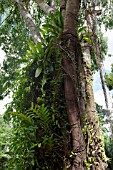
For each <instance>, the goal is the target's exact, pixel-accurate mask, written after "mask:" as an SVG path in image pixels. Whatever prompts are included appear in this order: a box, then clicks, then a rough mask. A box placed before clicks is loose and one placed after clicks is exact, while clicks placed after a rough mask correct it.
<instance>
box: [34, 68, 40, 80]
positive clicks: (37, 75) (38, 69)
mask: <svg viewBox="0 0 113 170" xmlns="http://www.w3.org/2000/svg"><path fill="white" fill-rule="evenodd" d="M41 72H42V67H38V68H37V69H36V72H35V78H37V77H39V75H40V73H41Z"/></svg>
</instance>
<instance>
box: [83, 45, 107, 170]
mask: <svg viewBox="0 0 113 170" xmlns="http://www.w3.org/2000/svg"><path fill="white" fill-rule="evenodd" d="M83 54H84V56H83V68H84V71H85V91H86V96H85V105H86V109H85V110H86V132H87V133H86V134H87V142H86V145H87V162H88V158H92V157H94V162H92V165H91V166H90V169H91V170H93V169H94V170H98V169H101V170H105V169H106V162H105V157H104V148H103V145H102V137H101V134H100V129H99V121H98V117H97V113H96V107H95V102H94V95H93V94H94V93H93V87H92V84H93V82H92V81H93V78H92V72H91V54H90V46H89V45H88V44H84V46H83Z"/></svg>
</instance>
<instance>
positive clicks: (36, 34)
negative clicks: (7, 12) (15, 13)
mask: <svg viewBox="0 0 113 170" xmlns="http://www.w3.org/2000/svg"><path fill="white" fill-rule="evenodd" d="M14 1H15V2H16V3H17V6H18V9H19V11H20V13H21V15H22V16H23V18H24V20H25V22H26V24H27V26H28V28H29V30H30V31H31V34H32V36H33V39H34V42H35V43H37V42H41V41H43V39H42V37H41V35H40V32H39V30H38V28H37V26H36V24H35V22H34V21H33V19H32V17H31V15H30V14H29V13H28V11H27V10H26V9H25V7H24V6H23V4H22V2H21V1H20V0H14Z"/></svg>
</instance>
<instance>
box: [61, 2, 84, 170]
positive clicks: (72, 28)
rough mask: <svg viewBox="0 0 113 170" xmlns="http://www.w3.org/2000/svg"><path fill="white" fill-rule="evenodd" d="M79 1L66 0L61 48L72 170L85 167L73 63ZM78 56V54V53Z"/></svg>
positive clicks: (76, 41) (76, 40) (80, 169)
mask: <svg viewBox="0 0 113 170" xmlns="http://www.w3.org/2000/svg"><path fill="white" fill-rule="evenodd" d="M79 5H80V1H79V0H76V1H73V0H67V3H66V13H65V21H64V33H63V48H64V49H65V50H64V51H66V52H67V53H68V54H69V55H67V53H63V67H64V70H65V72H66V75H65V80H64V88H65V99H66V105H67V113H68V117H69V123H70V128H71V130H70V131H71V134H72V151H73V152H74V154H75V155H74V157H73V161H72V166H71V169H72V170H75V169H76V170H82V169H85V168H84V165H83V161H84V160H85V159H86V147H85V141H84V137H83V133H82V129H81V125H80V115H79V107H78V99H77V75H76V74H77V72H76V65H75V52H76V50H77V49H76V48H75V47H77V43H78V38H77V25H78V24H77V19H78V12H79V7H80V6H79ZM78 57H81V56H79V54H78Z"/></svg>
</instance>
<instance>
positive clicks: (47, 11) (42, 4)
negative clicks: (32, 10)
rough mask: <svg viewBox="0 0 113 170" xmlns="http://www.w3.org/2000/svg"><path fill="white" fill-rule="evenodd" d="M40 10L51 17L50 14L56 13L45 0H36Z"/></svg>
mask: <svg viewBox="0 0 113 170" xmlns="http://www.w3.org/2000/svg"><path fill="white" fill-rule="evenodd" d="M34 1H35V2H36V3H37V4H38V5H39V6H40V8H41V9H42V10H43V11H44V12H45V14H47V15H49V14H50V13H55V9H54V8H52V7H50V6H49V5H48V4H47V3H46V2H44V1H43V0H34Z"/></svg>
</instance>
